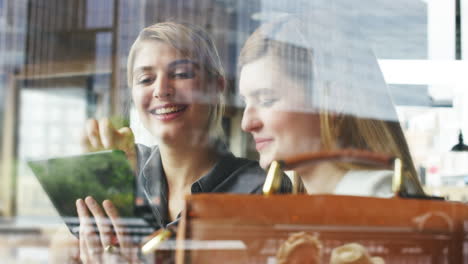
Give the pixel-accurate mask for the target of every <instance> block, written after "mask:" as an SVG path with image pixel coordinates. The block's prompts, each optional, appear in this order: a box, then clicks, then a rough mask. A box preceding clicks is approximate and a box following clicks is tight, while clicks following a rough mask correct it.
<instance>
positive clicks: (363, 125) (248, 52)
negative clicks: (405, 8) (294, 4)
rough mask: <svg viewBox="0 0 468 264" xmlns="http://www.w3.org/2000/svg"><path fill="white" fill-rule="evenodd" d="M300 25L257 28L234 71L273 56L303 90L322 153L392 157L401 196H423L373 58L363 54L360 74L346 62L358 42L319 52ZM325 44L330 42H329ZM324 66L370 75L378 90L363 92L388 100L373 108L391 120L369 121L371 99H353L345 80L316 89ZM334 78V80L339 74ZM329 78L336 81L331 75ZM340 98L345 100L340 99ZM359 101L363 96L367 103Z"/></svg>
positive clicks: (288, 21) (336, 33) (317, 44)
mask: <svg viewBox="0 0 468 264" xmlns="http://www.w3.org/2000/svg"><path fill="white" fill-rule="evenodd" d="M304 21H307V19H299V18H286V19H284V18H283V19H281V20H277V21H273V22H269V23H266V24H263V25H261V26H260V27H259V28H258V29H257V30H256V31H255V32H254V33H253V34H252V35H251V36H250V37H249V38H248V39H247V41H246V43H245V44H244V46H243V48H242V50H241V53H240V57H239V68H241V67H242V66H244V65H246V64H248V63H251V62H253V61H256V60H258V59H260V58H262V57H264V56H274V57H275V58H276V59H277V61H278V63H279V65H280V68H281V69H282V70H283V71H284V72H285V73H286V74H288V76H289V77H291V79H292V80H296V81H298V82H299V83H300V84H301V85H302V86H303V87H304V88H305V89H304V90H305V93H306V96H307V99H308V101H309V103H310V106H311V109H315V111H318V112H319V116H320V133H321V145H322V146H323V150H334V149H344V148H353V149H362V150H369V151H373V152H377V153H383V154H388V155H392V156H394V157H397V158H399V159H401V160H402V162H403V166H404V167H403V177H404V181H405V182H404V186H406V187H407V190H404V191H406V192H408V193H413V194H414V193H418V194H422V193H424V192H423V190H422V188H421V185H420V183H419V180H418V177H417V173H416V170H415V168H414V165H413V161H412V158H411V155H410V152H409V148H408V145H407V143H406V140H405V137H404V134H403V131H402V129H401V126H400V124H399V122H398V119H397V117H396V111H395V109H394V106H393V103H392V101H391V97H390V95H389V94H388V91H387V88H386V86H385V83H384V81H383V78H382V76H381V73H380V70H379V68H378V65H377V61H376V59H375V57H374V56H373V54H371V56H369V54H364V55H363V56H365V57H366V59H367V60H369V58H371V60H372V61H370V62H369V63H368V64H366V65H367V66H368V65H372V67H369V68H371V69H360V68H359V67H360V66H361V64H359V63H355V61H353V60H349V57H348V58H347V57H346V56H359V54H363V52H364V51H365V49H364V48H363V47H362V44H363V43H360V45H361V46H359V48H360V49H359V50H358V51H355V50H348V51H347V52H345V55H343V54H344V53H340V51H336V52H328V51H326V49H322V50H321V49H320V45H322V46H323V45H327V44H330V43H327V41H323V40H321V39H317V38H320V34H316V35H311V32H310V30H309V31H308V32H307V33H308V34H309V35H307V34H306V33H305V32H304V31H307V27H308V26H310V25H309V24H305V23H306V22H304ZM315 26H316V25H315ZM334 26H337V25H334ZM327 30H328V31H332V32H333V33H332V34H333V36H334V37H336V36H339V37H342V36H343V35H345V34H343V32H340V31H339V30H337V29H336V28H327ZM315 32H319V31H317V30H316V31H315ZM319 33H320V32H319ZM340 40H343V39H340ZM330 41H333V38H331V39H330ZM344 41H346V40H344ZM364 44H365V43H364ZM348 46H352V45H348ZM355 46H356V45H355ZM349 54H352V55H349ZM330 61H334V63H335V64H336V65H339V67H344V68H345V70H346V67H348V68H350V67H354V68H353V70H354V71H359V72H362V71H372V76H370V78H374V79H376V80H374V81H376V82H380V83H379V84H381V85H379V86H380V87H370V88H368V89H374V88H375V89H381V90H379V91H378V92H377V94H378V95H379V97H384V96H387V97H388V100H386V98H383V99H384V100H386V103H385V104H384V105H383V106H382V105H379V106H376V108H378V107H380V108H382V109H384V111H385V113H390V114H392V115H393V116H394V118H393V120H390V119H391V118H388V116H385V117H383V118H381V119H380V118H379V116H378V114H375V115H374V116H373V113H366V112H365V111H366V109H365V108H367V107H368V108H369V111H371V112H372V106H371V104H369V103H368V102H369V101H370V102H372V100H373V99H374V100H375V99H376V98H372V95H373V94H366V91H359V90H362V89H359V88H360V87H356V89H357V90H354V92H356V91H358V93H357V94H353V93H352V92H350V91H346V89H347V88H348V87H349V86H348V87H346V86H345V85H347V83H346V81H344V82H342V83H340V84H337V83H334V82H333V80H332V81H329V80H321V83H320V85H318V83H319V82H320V81H317V79H318V78H320V77H321V76H320V74H324V75H325V74H330V73H329V72H326V71H330V70H331V69H330V68H331V66H329V65H327V64H329V63H330ZM327 67H329V68H327ZM372 68H373V69H372ZM318 72H319V73H318ZM335 74H336V75H339V74H340V72H336V73H335ZM331 78H336V77H335V76H332V77H331ZM325 79H326V78H325ZM330 80H331V79H330ZM343 83H344V85H343ZM355 84H357V85H355V86H358V85H359V84H360V83H359V82H356V83H355ZM350 85H351V84H350ZM318 86H320V87H318ZM343 94H345V95H348V96H343ZM363 97H368V100H367V102H366V101H365V98H363ZM369 97H370V98H369ZM360 113H364V114H360ZM366 114H368V115H366ZM376 115H377V116H376ZM339 166H342V167H344V168H345V169H368V167H365V166H361V165H359V166H358V165H350V164H339Z"/></svg>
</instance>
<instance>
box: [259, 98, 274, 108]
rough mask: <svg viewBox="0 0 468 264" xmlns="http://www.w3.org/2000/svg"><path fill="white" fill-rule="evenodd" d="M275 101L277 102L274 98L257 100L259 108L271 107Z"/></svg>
mask: <svg viewBox="0 0 468 264" xmlns="http://www.w3.org/2000/svg"><path fill="white" fill-rule="evenodd" d="M277 101H278V99H276V98H265V99H260V100H259V105H260V106H261V107H270V106H273V105H274V104H275V103H276V102H277Z"/></svg>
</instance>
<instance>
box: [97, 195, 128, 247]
mask: <svg viewBox="0 0 468 264" xmlns="http://www.w3.org/2000/svg"><path fill="white" fill-rule="evenodd" d="M102 206H103V207H104V210H105V211H106V213H107V215H108V216H109V218H110V220H111V222H112V225H113V226H114V231H115V233H116V235H117V240H118V242H119V243H120V247H121V248H128V247H129V237H127V233H126V232H125V227H124V225H123V224H122V221H121V218H120V216H119V213H118V212H117V208H116V207H115V206H114V204H113V203H112V202H111V201H109V200H105V201H104V202H102Z"/></svg>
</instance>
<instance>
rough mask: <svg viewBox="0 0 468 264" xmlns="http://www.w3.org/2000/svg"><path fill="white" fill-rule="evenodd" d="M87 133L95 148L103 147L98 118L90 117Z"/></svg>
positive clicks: (87, 123)
mask: <svg viewBox="0 0 468 264" xmlns="http://www.w3.org/2000/svg"><path fill="white" fill-rule="evenodd" d="M86 133H87V135H88V140H89V142H90V143H91V146H92V147H93V148H94V150H99V149H102V148H103V146H102V142H101V137H100V135H99V124H98V122H97V121H96V119H89V120H87V121H86Z"/></svg>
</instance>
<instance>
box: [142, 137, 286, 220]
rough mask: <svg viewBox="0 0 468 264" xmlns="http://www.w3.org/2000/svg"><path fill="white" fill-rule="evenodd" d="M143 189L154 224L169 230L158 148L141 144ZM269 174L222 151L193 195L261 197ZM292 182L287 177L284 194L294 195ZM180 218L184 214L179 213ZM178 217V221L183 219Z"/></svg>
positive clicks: (194, 189)
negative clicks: (241, 194) (226, 193)
mask: <svg viewBox="0 0 468 264" xmlns="http://www.w3.org/2000/svg"><path fill="white" fill-rule="evenodd" d="M137 155H138V168H139V169H140V171H139V176H138V179H139V184H138V185H139V186H138V187H139V189H141V190H142V192H143V193H144V195H145V196H146V199H147V200H148V202H149V206H150V207H151V210H152V213H153V216H154V219H153V221H154V224H155V226H157V227H167V226H170V225H173V224H175V223H177V221H178V219H177V220H175V221H174V222H172V223H171V221H170V218H169V211H168V185H167V179H166V176H165V174H164V170H163V167H162V162H161V155H160V153H159V149H158V148H157V147H152V148H149V147H147V146H143V145H137ZM265 177H266V173H265V171H264V170H263V169H262V168H261V167H260V166H259V164H258V162H256V161H252V160H248V159H244V158H238V157H235V156H234V155H233V154H232V153H231V152H229V151H227V150H225V149H224V150H220V158H219V160H218V162H217V163H216V164H215V166H214V167H213V168H212V169H211V170H210V172H208V173H207V174H206V175H204V176H202V177H201V178H200V179H198V180H197V181H195V182H194V183H193V184H192V187H191V190H192V194H196V193H209V192H213V193H225V192H229V193H246V194H261V192H262V186H263V183H264V182H265ZM291 188H292V187H291V182H290V181H289V179H288V178H287V177H284V178H283V183H282V187H281V190H280V192H281V193H289V192H291ZM179 217H180V214H179ZM179 217H178V218H179Z"/></svg>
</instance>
